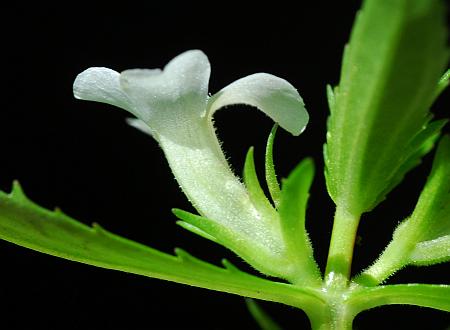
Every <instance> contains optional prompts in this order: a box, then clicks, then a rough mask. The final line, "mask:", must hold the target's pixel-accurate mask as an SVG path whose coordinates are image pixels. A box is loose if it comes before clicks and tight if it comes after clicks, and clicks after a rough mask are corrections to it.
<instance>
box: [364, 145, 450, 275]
mask: <svg viewBox="0 0 450 330" xmlns="http://www.w3.org/2000/svg"><path fill="white" fill-rule="evenodd" d="M449 235H450V136H444V137H443V138H442V139H441V142H440V143H439V146H438V148H437V151H436V156H435V158H434V161H433V167H432V169H431V173H430V175H429V177H428V180H427V183H426V184H425V187H424V189H423V191H422V192H421V194H420V196H419V200H418V202H417V205H416V207H415V209H414V211H413V213H412V215H411V216H410V217H409V218H408V219H407V220H405V221H403V222H402V223H401V224H400V225H399V226H398V227H397V228H396V229H395V231H394V234H393V238H392V241H391V242H390V243H389V245H388V246H387V247H386V249H385V250H384V251H383V253H382V254H381V256H380V257H379V258H378V260H377V261H376V262H375V263H374V264H373V265H372V266H371V267H369V268H368V269H366V270H365V271H364V272H363V273H362V274H361V275H360V276H359V278H357V279H356V281H358V282H359V283H366V284H367V283H368V282H371V283H372V284H377V283H380V282H382V281H383V280H384V279H386V278H387V277H389V276H390V275H392V274H393V273H394V272H396V271H397V270H399V269H401V268H402V267H404V266H406V265H408V264H414V265H418V266H419V265H431V264H435V263H439V262H443V261H446V260H449V259H450V248H449V238H448V237H450V236H449ZM367 281H368V282H367Z"/></svg>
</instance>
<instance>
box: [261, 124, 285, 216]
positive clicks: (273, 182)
mask: <svg viewBox="0 0 450 330" xmlns="http://www.w3.org/2000/svg"><path fill="white" fill-rule="evenodd" d="M277 128H278V124H275V125H274V126H273V127H272V130H271V131H270V134H269V138H268V139H267V145H266V161H265V174H266V182H267V187H268V188H269V193H270V196H271V197H272V201H273V203H274V204H275V207H278V205H279V203H280V197H281V190H280V185H279V184H278V180H277V175H276V173H275V165H274V163H273V144H274V141H275V135H276V133H277Z"/></svg>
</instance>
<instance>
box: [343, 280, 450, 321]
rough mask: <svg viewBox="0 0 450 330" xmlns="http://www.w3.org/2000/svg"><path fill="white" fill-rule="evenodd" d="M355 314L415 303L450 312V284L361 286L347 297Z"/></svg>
mask: <svg viewBox="0 0 450 330" xmlns="http://www.w3.org/2000/svg"><path fill="white" fill-rule="evenodd" d="M348 302H349V309H353V311H355V314H357V313H359V312H362V311H364V310H367V309H371V308H374V307H377V306H383V305H415V306H421V307H429V308H434V309H438V310H442V311H446V312H450V286H449V285H434V284H396V285H386V286H379V287H374V288H363V289H360V290H357V291H355V292H354V293H352V294H351V295H350V297H349V299H348Z"/></svg>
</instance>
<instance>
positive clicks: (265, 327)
mask: <svg viewBox="0 0 450 330" xmlns="http://www.w3.org/2000/svg"><path fill="white" fill-rule="evenodd" d="M245 303H246V305H247V308H248V311H249V312H250V314H251V315H252V316H253V318H254V319H255V321H256V323H258V325H259V327H260V328H261V330H281V327H280V326H279V325H278V324H277V323H276V322H275V321H274V320H273V319H272V318H271V317H270V316H269V315H268V314H267V313H266V312H265V311H264V309H262V308H261V307H260V306H259V304H258V303H257V302H256V301H255V300H254V299H250V298H247V299H245Z"/></svg>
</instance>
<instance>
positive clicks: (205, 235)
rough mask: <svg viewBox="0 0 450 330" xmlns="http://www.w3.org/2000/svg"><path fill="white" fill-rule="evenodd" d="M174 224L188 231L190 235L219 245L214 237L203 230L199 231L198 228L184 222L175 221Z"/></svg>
mask: <svg viewBox="0 0 450 330" xmlns="http://www.w3.org/2000/svg"><path fill="white" fill-rule="evenodd" d="M176 224H177V225H178V226H180V227H182V228H184V229H186V230H188V231H190V232H191V233H194V234H196V235H199V236H201V237H203V238H206V239H207V240H210V241H213V242H214V243H219V241H218V240H217V238H215V237H214V236H212V235H210V234H208V233H206V232H204V231H203V230H201V229H200V228H198V227H196V226H194V225H192V224H190V223H188V222H186V221H177V222H176ZM219 244H220V243H219Z"/></svg>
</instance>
